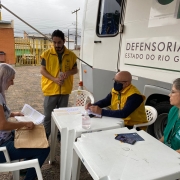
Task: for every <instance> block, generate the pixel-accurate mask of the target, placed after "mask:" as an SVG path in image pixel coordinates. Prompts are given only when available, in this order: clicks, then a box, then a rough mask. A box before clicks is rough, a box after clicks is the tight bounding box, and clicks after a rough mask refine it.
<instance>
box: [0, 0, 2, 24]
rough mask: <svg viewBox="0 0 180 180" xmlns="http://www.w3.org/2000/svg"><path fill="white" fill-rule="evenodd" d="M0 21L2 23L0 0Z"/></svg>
mask: <svg viewBox="0 0 180 180" xmlns="http://www.w3.org/2000/svg"><path fill="white" fill-rule="evenodd" d="M0 21H2V15H1V0H0Z"/></svg>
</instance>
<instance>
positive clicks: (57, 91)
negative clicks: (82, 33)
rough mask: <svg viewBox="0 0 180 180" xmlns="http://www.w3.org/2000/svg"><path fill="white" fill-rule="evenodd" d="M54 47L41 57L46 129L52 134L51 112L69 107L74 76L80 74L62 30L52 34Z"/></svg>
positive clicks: (48, 133)
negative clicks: (66, 45) (65, 44)
mask: <svg viewBox="0 0 180 180" xmlns="http://www.w3.org/2000/svg"><path fill="white" fill-rule="evenodd" d="M52 41H53V45H54V46H53V47H52V48H50V49H48V50H46V51H45V52H43V53H42V55H41V60H42V61H41V65H42V66H41V74H42V79H41V88H42V91H43V94H44V96H45V98H44V115H45V118H44V127H45V130H46V134H47V136H49V135H50V133H51V112H52V111H53V109H55V108H59V107H67V105H68V99H69V94H70V93H71V91H72V88H73V75H74V74H76V73H77V72H78V69H77V63H76V59H77V57H76V55H75V54H74V53H73V52H71V51H70V50H68V49H67V48H66V47H65V46H64V43H65V36H64V33H63V32H62V31H60V30H55V31H54V32H53V33H52Z"/></svg>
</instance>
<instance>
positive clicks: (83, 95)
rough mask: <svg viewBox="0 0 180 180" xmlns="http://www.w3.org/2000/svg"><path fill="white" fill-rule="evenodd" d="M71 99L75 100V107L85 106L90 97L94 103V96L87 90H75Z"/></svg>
mask: <svg viewBox="0 0 180 180" xmlns="http://www.w3.org/2000/svg"><path fill="white" fill-rule="evenodd" d="M71 97H72V98H73V106H85V105H86V101H87V98H88V97H89V98H90V100H91V104H93V103H94V97H93V95H92V94H91V93H90V92H88V91H86V90H74V91H72V92H71Z"/></svg>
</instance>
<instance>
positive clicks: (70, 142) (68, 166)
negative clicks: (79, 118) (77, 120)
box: [65, 129, 76, 180]
mask: <svg viewBox="0 0 180 180" xmlns="http://www.w3.org/2000/svg"><path fill="white" fill-rule="evenodd" d="M75 138H76V131H75V130H74V129H72V130H69V133H68V144H67V158H66V176H65V177H66V178H65V179H66V180H70V179H71V170H72V160H73V143H74V141H75Z"/></svg>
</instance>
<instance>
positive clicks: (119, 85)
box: [114, 81, 123, 91]
mask: <svg viewBox="0 0 180 180" xmlns="http://www.w3.org/2000/svg"><path fill="white" fill-rule="evenodd" d="M122 89H123V84H122V83H117V82H116V81H115V82H114V90H115V91H121V90H122Z"/></svg>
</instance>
